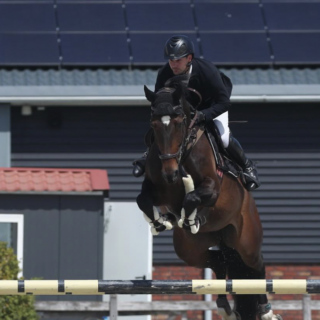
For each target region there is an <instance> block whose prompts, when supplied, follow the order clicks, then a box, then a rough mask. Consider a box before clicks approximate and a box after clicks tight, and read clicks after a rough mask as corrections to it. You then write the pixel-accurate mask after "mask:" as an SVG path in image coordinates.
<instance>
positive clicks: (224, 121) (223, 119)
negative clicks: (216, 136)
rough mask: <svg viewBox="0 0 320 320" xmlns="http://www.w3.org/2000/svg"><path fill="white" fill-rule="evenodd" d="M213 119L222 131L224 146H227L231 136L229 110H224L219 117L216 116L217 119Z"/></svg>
mask: <svg viewBox="0 0 320 320" xmlns="http://www.w3.org/2000/svg"><path fill="white" fill-rule="evenodd" d="M213 121H214V123H215V125H216V126H217V128H218V130H219V132H220V135H221V140H222V143H223V146H224V147H225V148H227V147H228V145H229V136H230V130H229V113H228V111H226V112H224V113H223V114H221V115H220V116H219V117H216V118H215V119H213Z"/></svg>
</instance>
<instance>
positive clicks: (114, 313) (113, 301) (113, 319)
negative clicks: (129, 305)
mask: <svg viewBox="0 0 320 320" xmlns="http://www.w3.org/2000/svg"><path fill="white" fill-rule="evenodd" d="M109 306H110V307H109V310H110V320H117V318H118V306H117V295H116V294H111V295H110V302H109Z"/></svg>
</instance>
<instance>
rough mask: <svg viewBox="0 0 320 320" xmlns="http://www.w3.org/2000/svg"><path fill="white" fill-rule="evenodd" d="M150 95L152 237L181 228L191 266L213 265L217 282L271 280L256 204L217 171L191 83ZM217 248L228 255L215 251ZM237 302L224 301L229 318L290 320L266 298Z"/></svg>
mask: <svg viewBox="0 0 320 320" xmlns="http://www.w3.org/2000/svg"><path fill="white" fill-rule="evenodd" d="M144 90H145V95H146V98H147V100H148V101H150V102H151V109H152V113H151V120H150V121H151V127H152V129H153V133H154V143H153V144H152V145H151V147H150V150H149V154H148V157H147V160H146V173H145V179H144V181H143V184H142V190H141V193H140V194H139V195H138V197H137V204H138V206H139V208H140V209H141V211H142V212H143V213H144V216H145V218H146V220H147V222H148V223H149V224H150V226H151V231H152V233H153V234H154V235H156V234H158V233H159V232H162V231H165V230H170V229H172V228H173V229H174V232H173V242H174V249H175V252H176V253H177V255H178V257H179V258H180V259H182V260H183V261H185V262H186V263H187V264H188V265H189V266H193V267H197V268H211V269H212V270H213V271H214V272H215V274H216V277H217V279H226V277H228V278H229V279H265V266H264V263H263V258H262V255H261V245H262V234H263V231H262V226H261V222H260V218H259V214H258V211H257V207H256V204H255V201H254V199H253V197H252V195H251V193H250V192H248V191H246V190H245V188H244V187H243V185H242V183H241V182H240V181H239V179H237V178H235V177H234V176H232V175H230V174H227V173H225V174H224V175H223V177H221V173H219V172H218V171H217V164H216V161H215V157H214V154H213V151H212V148H211V146H210V142H209V140H208V138H207V136H206V134H201V131H203V128H201V127H199V126H194V120H192V118H191V110H192V107H191V105H190V104H189V103H188V102H187V99H186V87H185V85H183V84H182V83H180V82H174V81H172V82H171V85H170V86H168V87H164V88H162V89H160V90H159V91H158V92H157V93H155V92H153V91H151V90H149V89H148V88H147V87H146V86H145V87H144ZM199 132H200V134H199ZM190 145H191V147H190ZM215 246H218V247H219V248H220V250H210V248H212V247H215ZM233 298H234V302H235V303H234V308H233V310H231V307H230V305H229V303H228V300H227V298H226V295H219V296H218V299H217V305H218V313H219V314H220V315H221V316H222V317H223V319H224V320H240V319H242V320H256V318H257V316H258V318H259V319H260V320H281V319H282V318H281V316H280V315H274V314H273V311H272V309H271V305H270V304H269V303H268V300H267V296H266V295H234V296H233Z"/></svg>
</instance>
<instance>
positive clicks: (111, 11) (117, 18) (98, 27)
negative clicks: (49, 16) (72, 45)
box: [57, 2, 126, 31]
mask: <svg viewBox="0 0 320 320" xmlns="http://www.w3.org/2000/svg"><path fill="white" fill-rule="evenodd" d="M57 12H58V18H59V27H60V30H62V31H124V30H125V27H126V25H125V20H124V14H123V8H122V5H121V3H94V2H93V3H88V2H83V3H82V2H80V3H59V4H58V6H57Z"/></svg>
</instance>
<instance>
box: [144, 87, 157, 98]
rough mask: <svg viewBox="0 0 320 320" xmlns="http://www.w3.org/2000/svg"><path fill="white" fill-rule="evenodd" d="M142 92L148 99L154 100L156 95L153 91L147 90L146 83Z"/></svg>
mask: <svg viewBox="0 0 320 320" xmlns="http://www.w3.org/2000/svg"><path fill="white" fill-rule="evenodd" d="M144 93H145V96H146V98H147V100H148V101H150V102H154V100H155V99H156V96H157V95H156V94H155V93H154V92H153V91H151V90H149V89H148V88H147V86H146V85H145V86H144Z"/></svg>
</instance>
